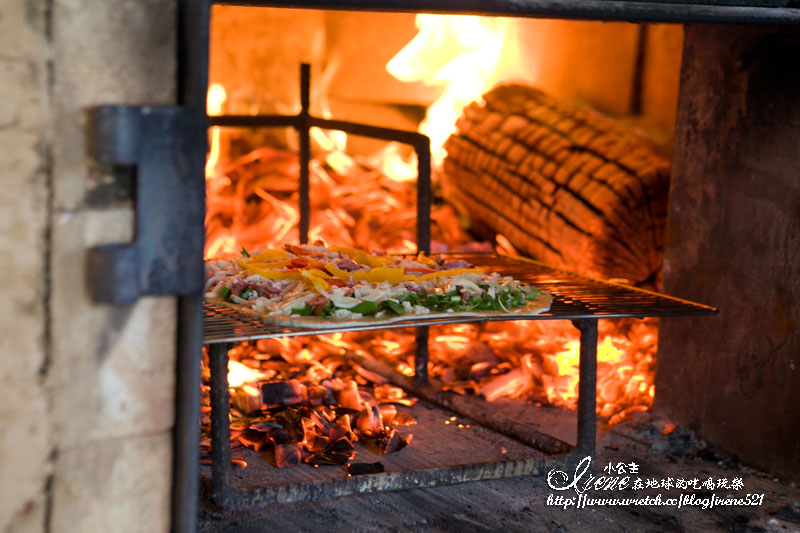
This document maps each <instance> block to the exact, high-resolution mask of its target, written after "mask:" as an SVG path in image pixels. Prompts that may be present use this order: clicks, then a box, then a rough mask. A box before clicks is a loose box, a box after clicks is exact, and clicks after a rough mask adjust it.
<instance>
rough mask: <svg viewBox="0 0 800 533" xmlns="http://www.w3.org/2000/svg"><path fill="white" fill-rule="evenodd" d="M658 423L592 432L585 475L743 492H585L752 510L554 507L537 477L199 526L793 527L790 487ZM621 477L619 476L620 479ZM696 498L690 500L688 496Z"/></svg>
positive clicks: (209, 515) (294, 508)
mask: <svg viewBox="0 0 800 533" xmlns="http://www.w3.org/2000/svg"><path fill="white" fill-rule="evenodd" d="M665 425H666V424H665V421H663V420H654V419H651V418H647V417H642V419H640V420H639V421H637V422H635V423H634V422H627V423H623V424H620V425H617V426H615V427H614V428H611V430H610V431H603V432H602V440H601V443H600V445H599V448H598V449H599V457H598V459H597V461H596V462H595V463H594V466H593V470H594V472H593V473H594V474H596V475H602V474H603V472H602V469H603V467H605V466H607V465H609V463H611V464H613V465H617V464H618V463H620V462H621V463H626V464H627V463H636V464H637V466H638V474H629V475H630V476H631V478H632V481H633V480H634V479H635V478H637V477H641V479H642V481H643V482H645V483H646V481H647V480H651V479H657V480H659V481H660V480H666V479H667V478H671V479H672V481H673V482H675V481H676V480H678V479H684V480H691V479H694V478H697V479H698V481H699V483H702V482H704V481H706V480H708V478H712V479H713V480H714V481H715V482H716V481H717V480H719V479H720V478H726V479H727V480H728V482H729V485H730V484H732V483H734V482H735V480H737V479H740V480H741V482H742V484H743V488H741V489H739V490H732V489H731V488H727V489H726V488H718V487H715V488H714V490H709V489H708V488H700V489H698V490H693V489H683V490H676V489H675V488H672V489H670V490H666V489H663V488H659V489H652V488H651V489H642V490H626V491H619V490H609V491H588V492H587V494H588V495H589V496H590V497H592V498H600V497H608V496H614V497H622V498H625V497H644V496H648V495H649V496H651V497H653V498H655V497H656V495H657V494H659V493H661V496H662V498H663V499H666V498H671V497H677V496H678V495H679V494H681V493H684V494H691V493H693V494H695V495H696V497H697V500H700V499H703V498H709V497H711V496H712V494H713V495H715V496H716V497H718V498H725V497H728V496H730V497H737V498H744V497H746V495H747V494H763V495H764V496H763V503H762V504H761V505H755V506H748V507H745V506H719V505H716V506H715V507H713V508H709V509H703V508H702V507H700V506H698V505H696V504H695V505H688V506H687V505H683V506H682V507H681V508H680V509H678V508H676V507H671V506H655V505H650V506H646V505H617V506H600V505H597V506H587V507H585V508H583V509H574V508H567V509H564V508H563V507H561V506H557V505H548V496H550V495H551V494H552V495H554V496H558V495H568V496H575V492H574V491H572V490H568V491H562V492H558V491H554V490H552V489H550V488H549V486H548V484H547V479H546V478H545V477H528V478H515V479H504V480H494V481H482V482H475V483H465V484H461V485H452V486H445V487H436V488H430V489H415V490H407V491H398V492H390V493H382V494H372V495H365V496H354V497H347V498H340V499H338V500H326V501H320V502H312V503H303V504H287V505H281V506H276V507H274V508H272V509H267V510H258V511H249V512H246V513H245V512H238V513H227V514H222V513H218V512H216V511H213V510H211V509H209V508H204V509H203V510H202V511H201V519H200V528H199V531H200V532H203V533H211V532H221V531H226V532H227V531H246V532H249V531H252V532H256V531H326V532H327V531H368V532H371V531H458V532H463V531H498V530H503V531H558V532H562V531H732V532H765V531H769V532H773V531H774V532H787V531H800V486H799V485H800V484H798V483H797V482H793V483H790V482H787V481H783V480H780V479H778V478H775V477H773V476H769V475H767V474H764V473H761V472H758V471H756V470H753V469H751V468H748V467H745V466H742V465H740V464H738V462H737V461H736V460H735V458H732V457H730V456H727V455H725V454H723V453H721V452H717V451H715V450H713V449H711V448H709V447H708V446H707V445H706V444H705V443H704V442H703V441H701V440H698V439H697V438H696V437H695V436H694V435H693V434H692V433H691V432H690V431H688V430H685V429H683V428H678V429H676V430H675V431H673V432H672V433H671V434H669V435H667V436H664V435H662V433H661V429H662V428H664V427H665ZM620 477H621V476H620ZM697 500H696V501H697Z"/></svg>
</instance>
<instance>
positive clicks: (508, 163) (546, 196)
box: [442, 85, 670, 283]
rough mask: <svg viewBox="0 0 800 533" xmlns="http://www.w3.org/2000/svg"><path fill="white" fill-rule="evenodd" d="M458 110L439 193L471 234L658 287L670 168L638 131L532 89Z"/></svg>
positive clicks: (505, 92)
mask: <svg viewBox="0 0 800 533" xmlns="http://www.w3.org/2000/svg"><path fill="white" fill-rule="evenodd" d="M483 100H484V101H483V103H473V104H471V105H470V106H468V107H466V108H465V109H464V112H463V114H462V116H461V118H460V119H459V120H458V123H457V128H458V132H457V133H455V134H453V135H452V136H451V137H450V138H449V139H448V141H447V143H446V145H445V147H446V149H447V154H448V155H447V158H446V159H445V162H444V167H443V177H442V187H443V192H444V195H445V198H446V199H447V201H448V202H449V203H451V204H453V205H455V206H456V208H457V209H458V210H460V211H461V212H462V213H464V214H467V215H468V216H469V217H470V218H471V221H472V223H473V225H474V226H475V227H476V229H478V230H480V229H483V230H484V231H487V230H488V231H491V232H493V233H501V234H503V235H504V236H505V237H506V238H508V239H509V241H510V242H511V244H512V245H513V246H514V247H515V248H516V249H517V250H518V251H520V252H521V253H523V254H525V255H528V256H531V257H533V258H536V259H540V260H542V261H545V262H547V263H550V264H553V265H555V266H559V267H563V268H568V269H571V270H576V271H580V272H584V273H587V274H589V275H594V276H598V277H603V278H610V277H614V278H626V279H628V280H630V281H631V282H633V283H642V282H645V281H652V280H657V279H660V268H661V263H662V257H663V249H664V227H665V220H666V206H667V194H668V186H669V172H670V164H669V160H668V159H667V158H666V157H665V156H664V155H662V154H661V153H660V152H659V151H658V149H657V148H656V147H655V146H654V145H653V144H652V143H650V142H649V141H647V140H646V139H645V138H644V137H643V136H642V135H640V134H639V133H638V132H636V131H634V130H632V129H630V128H628V127H626V126H623V125H621V124H620V123H617V122H615V121H613V120H611V119H610V118H607V117H605V116H603V115H601V114H599V113H596V112H594V111H591V110H589V109H587V108H582V107H578V106H573V105H569V104H566V103H563V102H560V101H558V100H556V99H554V98H552V97H550V96H548V95H546V94H544V93H543V92H541V91H539V90H537V89H534V88H532V87H527V86H521V85H505V86H500V87H497V88H496V89H494V90H492V91H490V92H489V93H487V94H486V95H484V97H483Z"/></svg>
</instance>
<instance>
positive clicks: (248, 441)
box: [239, 429, 269, 452]
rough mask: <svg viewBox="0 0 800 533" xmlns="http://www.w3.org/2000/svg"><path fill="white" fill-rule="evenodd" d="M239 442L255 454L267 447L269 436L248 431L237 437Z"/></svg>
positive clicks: (252, 430) (259, 432) (251, 430)
mask: <svg viewBox="0 0 800 533" xmlns="http://www.w3.org/2000/svg"><path fill="white" fill-rule="evenodd" d="M239 442H241V443H242V445H244V446H246V447H247V448H250V449H251V450H253V451H254V452H257V451H259V450H260V449H261V448H263V447H264V446H266V445H267V443H268V442H269V436H268V434H267V433H263V432H261V431H256V430H254V429H248V430H245V431H243V432H242V434H241V435H239Z"/></svg>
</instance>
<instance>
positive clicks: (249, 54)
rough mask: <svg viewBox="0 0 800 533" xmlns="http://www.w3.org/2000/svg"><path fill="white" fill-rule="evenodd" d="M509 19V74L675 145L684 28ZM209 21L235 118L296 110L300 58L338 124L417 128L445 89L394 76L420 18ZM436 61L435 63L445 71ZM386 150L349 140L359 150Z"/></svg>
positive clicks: (319, 15)
mask: <svg viewBox="0 0 800 533" xmlns="http://www.w3.org/2000/svg"><path fill="white" fill-rule="evenodd" d="M505 20H506V21H507V22H508V23H509V27H510V32H513V35H509V36H508V40H509V41H511V40H515V41H516V42H518V46H517V47H515V48H516V49H515V51H514V53H516V54H518V57H517V58H516V59H515V62H516V63H517V64H518V66H517V68H515V70H514V72H513V73H511V75H510V77H509V78H507V79H505V80H503V81H523V82H526V83H529V84H532V85H534V86H537V87H539V88H541V89H543V90H545V91H546V92H548V93H550V94H553V95H555V96H557V97H559V98H562V99H564V100H566V101H574V102H580V103H585V104H588V105H590V106H592V107H593V108H595V109H597V110H599V111H601V112H605V113H609V114H612V115H615V116H633V115H638V116H639V117H644V119H645V120H644V121H640V122H639V125H643V126H645V127H646V128H647V129H648V132H649V133H651V134H653V136H654V137H657V139H656V140H657V141H660V142H661V143H662V144H664V145H666V146H668V147H669V146H670V145H671V137H672V129H673V125H674V120H675V110H676V106H677V95H678V77H679V67H680V59H681V46H682V35H683V28H682V26H680V25H666V24H630V23H605V22H580V21H564V20H549V19H505ZM211 23H212V26H211V54H210V62H211V63H210V73H209V76H210V77H209V83H210V84H221V85H222V86H224V87H225V90H226V92H227V93H228V96H227V99H226V103H225V110H224V111H225V112H226V113H228V114H235V113H242V114H252V113H257V112H258V113H294V112H296V111H297V110H298V109H299V101H298V98H299V95H298V81H297V80H298V78H297V76H298V74H297V73H298V65H299V63H300V62H306V63H310V64H311V65H312V80H313V81H312V111H314V112H316V113H317V114H319V113H320V112H321V111H323V110H324V111H329V112H330V113H331V114H332V116H333V117H334V118H337V119H342V120H353V121H361V122H365V123H369V124H376V125H381V126H387V127H397V128H407V129H412V130H413V129H416V127H417V124H418V122H419V120H420V116H421V114H422V113H423V112H424V111H420V110H424V108H427V107H428V106H429V105H430V104H431V103H433V102H434V101H435V100H436V98H438V96H439V95H440V94H441V92H442V86H441V85H426V84H425V83H422V82H412V83H406V82H401V81H399V80H398V79H396V78H395V77H393V76H392V75H391V74H389V73H388V72H387V68H386V65H387V63H388V62H389V60H390V59H392V57H393V56H394V55H395V54H397V53H398V52H399V51H400V50H401V49H402V48H403V47H404V46H405V45H407V44H408V43H409V42H410V41H411V40H412V39H413V38H414V36H415V35H416V34H417V32H418V30H417V27H416V26H415V15H413V14H407V13H363V12H336V11H327V12H322V11H311V10H296V9H270V8H248V7H238V6H214V8H213V11H212V20H211ZM451 46H453V45H451ZM456 46H457V45H456ZM436 61H441V59H436V58H433V59H432V62H433V63H434V64H433V65H432V66H441V65H436ZM379 146H380V145H379V144H377V143H376V142H375V141H369V140H364V139H359V138H352V139H348V151H350V152H354V153H358V152H359V151H360V152H369V151H371V150H375V149H378V148H379ZM362 155H365V154H363V153H362Z"/></svg>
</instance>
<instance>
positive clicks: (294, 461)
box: [275, 442, 300, 468]
mask: <svg viewBox="0 0 800 533" xmlns="http://www.w3.org/2000/svg"><path fill="white" fill-rule="evenodd" d="M275 463H276V464H277V465H278V468H284V467H287V466H297V465H299V464H300V446H298V445H297V444H295V443H293V442H290V443H288V444H275Z"/></svg>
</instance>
